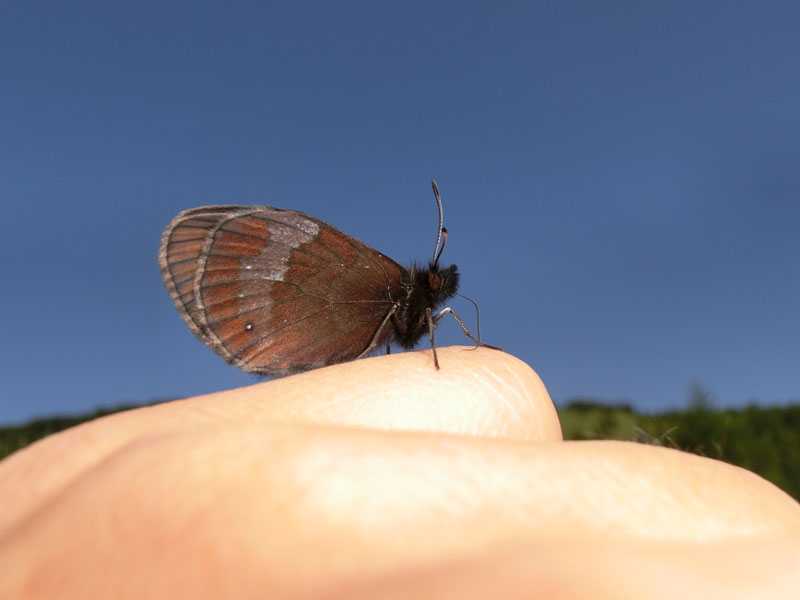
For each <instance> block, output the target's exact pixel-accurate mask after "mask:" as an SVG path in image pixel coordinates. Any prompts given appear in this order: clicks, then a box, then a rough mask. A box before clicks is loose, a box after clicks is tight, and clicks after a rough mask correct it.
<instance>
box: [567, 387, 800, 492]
mask: <svg viewBox="0 0 800 600" xmlns="http://www.w3.org/2000/svg"><path fill="white" fill-rule="evenodd" d="M558 416H559V419H560V420H561V428H562V431H563V433H564V439H565V440H628V441H634V442H641V443H645V444H654V445H658V446H665V447H668V448H676V449H679V450H684V451H686V452H692V453H694V454H699V455H701V456H707V457H709V458H716V459H719V460H723V461H725V462H728V463H731V464H734V465H738V466H740V467H744V468H745V469H749V470H750V471H753V472H755V473H758V474H759V475H761V476H762V477H763V478H764V479H767V480H769V481H771V482H772V483H774V484H775V485H777V486H778V487H780V488H781V489H783V490H784V491H785V492H787V493H788V494H790V495H791V496H793V497H794V498H795V499H797V500H800V404H799V403H793V404H788V405H786V406H757V405H756V404H749V405H748V406H746V407H745V408H742V409H727V410H721V409H715V408H713V403H711V402H709V401H708V395H707V394H706V393H705V392H703V390H702V388H700V389H696V390H694V393H693V394H692V398H691V401H690V405H689V408H688V409H686V410H680V411H678V410H673V411H668V412H663V413H657V414H642V413H637V412H635V411H634V410H633V409H632V408H631V407H630V406H628V405H625V404H617V405H608V404H600V403H596V402H592V401H586V400H576V401H573V402H570V403H569V404H567V405H566V406H563V407H561V408H559V409H558Z"/></svg>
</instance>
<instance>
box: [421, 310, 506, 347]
mask: <svg viewBox="0 0 800 600" xmlns="http://www.w3.org/2000/svg"><path fill="white" fill-rule="evenodd" d="M447 313H450V314H451V315H453V318H454V319H455V320H456V321H458V324H459V325H461V329H462V330H463V331H464V335H466V336H467V337H468V338H469V339H471V340H472V341H473V342H475V343H476V344H477V345H478V346H483V347H484V348H491V349H492V350H502V348H498V347H496V346H490V345H489V344H484V343H483V342H482V341H480V340H479V339H478V338H476V337H475V336H474V335H472V334H471V333H470V332H469V329H467V326H466V325H464V321H462V320H461V318H460V317H459V316H458V315H457V314H456V313H455V311H454V310H453V309H452V308H450V307H449V306H448V307H446V308H443V309H442V310H440V311H439V312H438V313H437V314H436V316H434V317H433V319H432V322H431V319H430V316H431V315H430V309H428V319H429V321H428V325H429V327H430V328H431V340H433V326H434V325H435V324H436V323H438V322H439V320H440V319H441V318H442V317H443V316H445V315H446V314H447ZM434 358H436V353H435V352H434Z"/></svg>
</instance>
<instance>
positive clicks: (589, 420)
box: [0, 384, 800, 500]
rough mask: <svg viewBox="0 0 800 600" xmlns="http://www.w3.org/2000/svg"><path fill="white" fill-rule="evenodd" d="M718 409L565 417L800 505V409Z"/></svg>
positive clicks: (1, 433)
mask: <svg viewBox="0 0 800 600" xmlns="http://www.w3.org/2000/svg"><path fill="white" fill-rule="evenodd" d="M713 405H714V402H713V400H712V398H711V396H710V394H709V393H708V392H707V391H706V390H705V389H704V388H703V387H702V386H701V385H699V384H692V386H691V387H690V397H689V407H688V408H687V409H685V410H673V411H668V412H662V413H655V414H644V413H639V412H636V411H635V410H633V408H632V407H631V406H629V405H627V404H606V403H602V402H598V401H595V400H589V399H576V400H573V401H571V402H569V403H568V404H566V405H564V406H561V407H559V409H558V415H559V418H560V419H561V428H562V430H563V433H564V439H565V440H598V439H600V440H627V441H634V442H640V443H645V444H654V445H659V446H666V447H669V448H677V449H680V450H684V451H687V452H693V453H695V454H699V455H701V456H707V457H709V458H716V459H719V460H723V461H726V462H729V463H732V464H735V465H739V466H741V467H744V468H745V469H749V470H751V471H754V472H755V473H758V474H759V475H761V476H762V477H764V478H765V479H768V480H769V481H771V482H773V483H774V484H775V485H777V486H778V487H780V488H782V489H783V490H785V491H786V492H787V493H789V494H790V495H792V496H793V497H794V498H796V499H798V500H800V403H793V404H788V405H785V406H757V405H756V404H750V405H748V406H747V407H745V408H741V409H725V410H723V409H716V408H714V406H713ZM136 407H137V406H134V405H126V406H120V407H117V408H112V409H106V408H103V409H98V410H97V411H95V412H93V413H91V414H86V415H76V416H56V417H49V418H43V419H37V420H35V421H31V422H29V423H26V424H24V425H18V426H8V427H0V459H2V458H4V457H6V456H8V455H9V454H11V453H12V452H15V451H16V450H18V449H20V448H24V447H25V446H27V445H28V444H31V443H33V442H35V441H36V440H38V439H40V438H43V437H45V436H47V435H50V434H53V433H56V432H58V431H62V430H64V429H67V428H69V427H73V426H75V425H78V424H80V423H83V422H85V421H89V420H92V419H96V418H98V417H102V416H105V415H108V414H111V413H114V412H119V411H121V410H127V409H130V408H136Z"/></svg>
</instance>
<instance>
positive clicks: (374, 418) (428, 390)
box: [0, 347, 561, 531]
mask: <svg viewBox="0 0 800 600" xmlns="http://www.w3.org/2000/svg"><path fill="white" fill-rule="evenodd" d="M438 352H439V361H440V363H441V366H442V368H441V369H440V370H438V371H437V370H436V369H434V368H433V365H432V359H431V355H430V351H427V352H407V353H402V354H392V355H388V356H379V357H375V358H369V359H363V360H358V361H353V362H349V363H344V364H341V365H336V366H333V367H327V368H323V369H316V370H313V371H310V372H307V373H302V374H299V375H295V376H292V377H286V378H283V379H277V380H274V381H269V382H265V383H259V384H255V385H252V386H249V387H245V388H240V389H236V390H231V391H226V392H219V393H216V394H209V395H207V396H200V397H197V398H190V399H187V400H180V401H174V402H169V403H165V404H161V405H156V406H152V407H145V408H141V409H137V410H133V411H126V412H124V413H118V414H115V415H110V416H108V417H105V418H102V419H98V420H96V421H92V422H91V423H86V424H84V425H82V426H79V427H75V428H72V429H70V430H67V431H65V432H62V433H60V434H57V435H53V436H50V437H49V438H46V439H44V440H41V441H40V442H39V443H37V444H34V445H33V446H31V447H30V448H27V449H26V450H24V451H22V452H18V453H17V454H16V455H12V456H11V457H9V458H8V459H6V460H5V461H3V462H1V463H0V497H2V498H4V507H3V511H0V531H2V528H3V527H5V526H7V525H8V524H9V523H13V522H14V521H16V520H17V519H19V518H20V517H21V516H22V515H23V514H25V513H27V512H30V511H32V510H34V509H35V508H36V507H37V506H38V505H39V504H40V503H42V502H45V501H46V500H47V498H49V497H51V496H52V495H54V494H57V493H58V491H59V490H60V489H62V488H63V486H65V485H67V484H68V483H69V482H70V481H71V480H72V479H73V478H75V477H77V476H78V475H80V473H82V472H83V471H84V470H86V469H89V468H91V467H92V466H93V465H95V464H97V463H98V462H100V461H102V460H105V459H106V457H108V456H109V455H111V454H112V453H114V452H115V451H117V450H119V449H120V448H124V447H125V446H126V445H129V444H132V443H135V442H137V441H139V440H141V439H142V438H144V437H147V436H159V435H162V434H164V433H171V432H175V431H179V430H192V429H196V428H202V427H207V426H208V425H210V424H211V425H214V424H227V425H229V426H234V425H237V424H253V423H270V422H274V421H282V422H290V423H317V424H328V425H331V424H338V425H347V426H353V425H355V426H365V427H371V428H380V429H407V430H408V429H417V430H426V431H445V432H449V433H463V434H469V435H480V436H488V437H503V438H507V439H527V440H532V441H548V440H560V439H561V428H560V425H559V422H558V417H557V415H556V412H555V408H554V407H553V404H552V402H551V400H550V398H549V396H548V394H547V390H546V389H545V388H544V385H543V384H542V382H541V380H540V379H539V377H538V375H536V373H535V372H534V371H533V370H532V369H531V368H530V367H529V366H528V365H526V364H525V363H523V362H522V361H520V360H518V359H516V358H514V357H513V356H510V355H508V354H505V353H503V352H498V351H496V350H487V349H484V348H479V349H477V350H473V349H471V348H470V349H468V348H462V347H454V348H440V349H438Z"/></svg>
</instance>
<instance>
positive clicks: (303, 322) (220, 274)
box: [159, 206, 405, 375]
mask: <svg viewBox="0 0 800 600" xmlns="http://www.w3.org/2000/svg"><path fill="white" fill-rule="evenodd" d="M159 262H160V265H161V272H162V276H163V278H164V283H165V285H166V287H167V290H168V291H169V294H170V296H171V297H172V299H173V301H174V303H175V306H176V307H177V308H178V311H179V312H180V313H181V316H182V317H183V319H184V321H185V322H186V324H187V325H188V326H189V328H190V329H191V330H192V331H193V332H194V333H195V335H197V336H198V337H199V338H200V339H201V340H203V342H205V343H206V344H207V345H208V346H209V347H211V348H212V349H213V350H214V351H215V352H217V353H218V354H219V355H220V356H222V357H223V358H224V359H225V360H227V361H229V362H231V363H233V364H235V365H236V366H238V367H239V368H241V369H243V370H245V371H248V372H252V373H262V374H267V375H285V374H287V373H293V372H296V371H302V370H306V369H312V368H316V367H320V366H324V365H329V364H334V363H338V362H343V361H347V360H351V359H353V358H356V357H358V356H359V355H360V354H361V353H363V352H364V351H365V350H367V349H368V348H369V347H370V343H371V342H373V340H375V342H376V343H377V344H381V343H383V342H384V341H385V340H386V339H387V338H388V336H389V334H390V331H391V326H389V324H385V325H384V320H385V318H386V316H387V315H388V314H389V312H390V311H391V310H392V306H393V304H394V300H393V299H394V298H397V297H398V295H399V293H400V287H401V282H402V280H403V277H404V276H405V270H404V269H403V267H401V266H400V265H398V264H397V263H396V262H394V261H393V260H391V259H390V258H388V257H386V256H383V255H382V254H381V253H380V252H378V251H376V250H374V249H372V248H370V247H369V246H367V245H366V244H363V243H361V242H359V241H358V240H356V239H355V238H353V237H350V236H349V235H347V234H345V233H343V232H341V231H339V230H337V229H334V228H333V227H331V226H330V225H328V224H327V223H325V222H324V221H321V220H319V219H316V218H314V217H312V216H310V215H306V214H304V213H301V212H297V211H289V210H281V209H278V208H272V207H268V206H256V207H244V206H212V207H203V208H195V209H191V210H188V211H184V212H182V213H181V214H180V215H178V216H177V217H176V218H175V219H174V220H173V222H172V223H171V224H170V225H169V227H167V229H166V230H165V231H164V234H163V236H162V240H161V249H160V251H159ZM382 325H383V327H381V326H382ZM379 329H380V334H379V335H378V337H377V338H376V334H378V331H379Z"/></svg>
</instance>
